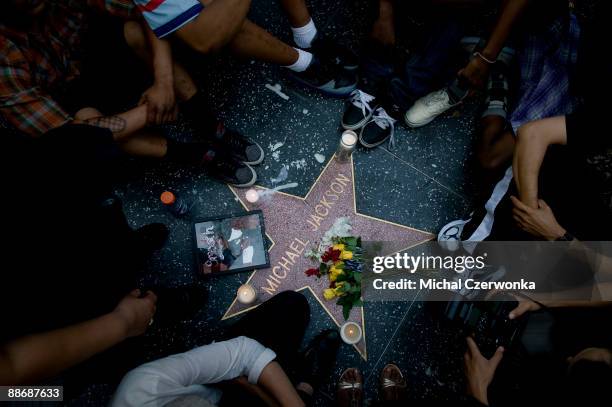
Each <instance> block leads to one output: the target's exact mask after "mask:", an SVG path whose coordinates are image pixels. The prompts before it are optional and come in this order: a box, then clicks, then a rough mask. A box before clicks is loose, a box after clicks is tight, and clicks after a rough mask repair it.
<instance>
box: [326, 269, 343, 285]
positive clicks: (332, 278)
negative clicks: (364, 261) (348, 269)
mask: <svg viewBox="0 0 612 407" xmlns="http://www.w3.org/2000/svg"><path fill="white" fill-rule="evenodd" d="M341 274H344V271H343V270H342V269H337V268H335V267H334V266H331V267H330V268H329V281H331V282H332V283H333V282H334V281H336V279H337V278H338V276H339V275H341Z"/></svg>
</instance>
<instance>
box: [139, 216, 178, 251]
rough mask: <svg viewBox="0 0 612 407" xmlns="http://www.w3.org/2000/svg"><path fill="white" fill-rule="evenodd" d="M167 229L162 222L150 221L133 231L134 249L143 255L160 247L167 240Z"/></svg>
mask: <svg viewBox="0 0 612 407" xmlns="http://www.w3.org/2000/svg"><path fill="white" fill-rule="evenodd" d="M169 233H170V232H169V230H168V228H167V227H166V225H164V224H162V223H150V224H148V225H145V226H143V227H141V228H138V229H136V230H135V231H134V234H133V239H134V244H135V245H136V249H137V250H138V251H139V252H140V253H141V254H144V255H147V254H151V253H153V252H154V251H156V250H159V249H161V248H162V247H163V246H164V243H166V240H168V235H169Z"/></svg>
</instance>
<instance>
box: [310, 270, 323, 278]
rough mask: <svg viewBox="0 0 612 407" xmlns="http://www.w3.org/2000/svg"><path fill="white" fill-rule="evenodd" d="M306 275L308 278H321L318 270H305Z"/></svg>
mask: <svg viewBox="0 0 612 407" xmlns="http://www.w3.org/2000/svg"><path fill="white" fill-rule="evenodd" d="M306 275H307V276H308V277H312V276H317V277H321V274H319V269H308V270H306Z"/></svg>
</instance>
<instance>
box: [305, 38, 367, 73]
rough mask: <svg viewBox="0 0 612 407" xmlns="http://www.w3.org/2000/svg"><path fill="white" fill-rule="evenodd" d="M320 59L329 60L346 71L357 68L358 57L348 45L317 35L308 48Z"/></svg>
mask: <svg viewBox="0 0 612 407" xmlns="http://www.w3.org/2000/svg"><path fill="white" fill-rule="evenodd" d="M308 51H311V52H312V53H313V54H315V55H316V56H318V57H319V58H321V60H325V61H329V62H331V63H333V64H335V65H337V66H339V67H341V68H342V69H345V70H347V71H356V70H357V68H359V58H357V55H355V53H354V52H353V51H351V50H350V49H349V48H348V47H345V46H343V45H340V44H338V43H336V42H335V41H333V40H331V39H329V38H325V37H322V36H319V35H317V36H316V37H315V39H314V40H313V41H312V45H311V47H310V48H309V49H308Z"/></svg>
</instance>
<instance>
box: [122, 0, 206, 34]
mask: <svg viewBox="0 0 612 407" xmlns="http://www.w3.org/2000/svg"><path fill="white" fill-rule="evenodd" d="M134 3H136V5H137V6H138V9H139V10H140V12H141V13H142V15H143V17H144V18H145V20H146V21H147V23H148V24H149V27H150V28H151V30H152V31H153V32H154V33H155V35H156V36H157V37H158V38H163V37H166V36H168V35H170V34H172V33H173V32H175V31H176V30H178V29H179V28H181V27H182V26H184V25H185V24H187V23H188V22H190V21H192V20H193V19H195V18H196V17H197V16H198V15H199V14H200V12H201V11H202V9H203V8H204V6H203V5H202V3H200V2H199V1H198V0H134Z"/></svg>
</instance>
